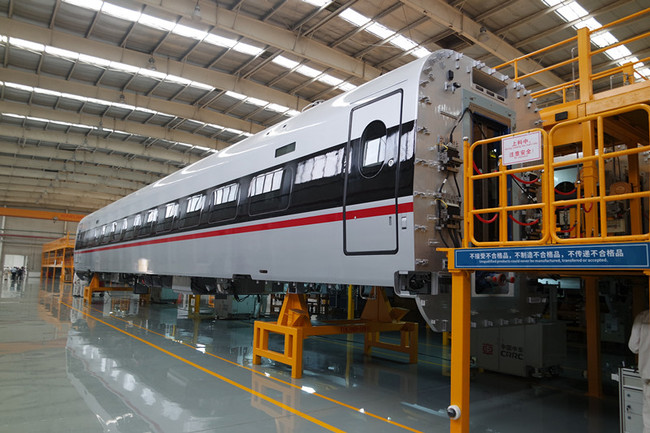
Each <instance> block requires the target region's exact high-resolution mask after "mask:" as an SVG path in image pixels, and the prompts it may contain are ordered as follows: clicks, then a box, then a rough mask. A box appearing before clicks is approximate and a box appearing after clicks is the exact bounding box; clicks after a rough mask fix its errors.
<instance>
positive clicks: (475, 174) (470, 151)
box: [463, 129, 550, 248]
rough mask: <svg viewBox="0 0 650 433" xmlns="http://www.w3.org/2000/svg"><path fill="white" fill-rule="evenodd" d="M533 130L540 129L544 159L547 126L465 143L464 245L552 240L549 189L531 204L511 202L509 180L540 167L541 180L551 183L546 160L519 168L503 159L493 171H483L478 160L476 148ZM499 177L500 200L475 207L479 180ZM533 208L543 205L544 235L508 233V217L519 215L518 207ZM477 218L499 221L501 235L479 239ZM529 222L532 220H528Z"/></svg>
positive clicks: (534, 242)
mask: <svg viewBox="0 0 650 433" xmlns="http://www.w3.org/2000/svg"><path fill="white" fill-rule="evenodd" d="M529 132H539V134H540V136H541V137H542V150H543V154H544V155H543V160H542V161H546V160H548V156H547V155H546V153H547V152H548V146H546V145H544V143H545V142H547V141H548V138H547V134H546V131H544V130H543V129H531V130H529V131H524V132H523V133H521V132H519V133H516V134H509V135H504V136H500V137H494V138H489V139H485V140H480V141H477V142H475V143H473V144H472V145H471V146H470V145H469V142H467V141H465V145H464V153H465V154H464V160H465V161H466V163H465V167H464V170H465V184H464V189H465V203H466V204H465V219H464V221H465V236H464V238H463V244H464V245H463V247H465V248H466V247H467V246H468V242H471V243H472V245H474V246H484V247H488V246H500V245H502V244H503V243H505V242H508V244H509V245H543V244H545V243H547V242H548V239H549V237H550V232H549V231H548V224H544V221H546V220H548V217H549V216H548V206H547V205H546V204H545V203H547V202H548V197H547V194H548V191H547V190H546V189H544V188H543V189H542V201H541V202H539V203H528V204H513V205H511V204H509V202H510V200H511V198H512V197H511V195H510V194H508V180H509V178H515V179H516V178H517V175H518V174H521V173H527V172H531V171H540V172H541V184H542V186H543V185H545V184H547V183H548V182H547V180H546V177H547V176H548V171H547V170H544V168H545V167H544V164H537V165H527V166H525V167H518V168H506V167H505V166H503V164H501V161H499V170H498V171H495V172H491V173H482V172H481V171H480V169H479V168H478V167H477V165H476V163H475V162H474V158H473V155H474V152H475V151H476V150H477V149H479V148H481V147H485V146H487V145H489V144H491V143H495V142H498V141H501V140H503V139H504V138H508V137H515V136H518V135H522V134H524V133H529ZM489 179H497V180H498V191H499V194H498V197H499V204H498V205H497V206H492V207H487V208H478V209H477V208H475V207H474V193H475V183H476V182H480V181H484V180H489ZM529 209H540V210H541V217H540V221H539V222H540V223H542V224H540V227H542V234H541V238H540V239H536V240H519V241H512V240H509V233H508V221H509V220H510V219H515V216H514V214H515V213H516V212H517V211H524V210H529ZM490 214H492V216H491V217H490V218H487V219H486V218H484V217H483V215H490ZM476 221H479V222H481V223H483V224H491V223H494V222H496V223H497V224H498V237H497V239H491V240H477V239H476V238H475V235H474V233H475V227H476ZM527 224H528V223H527Z"/></svg>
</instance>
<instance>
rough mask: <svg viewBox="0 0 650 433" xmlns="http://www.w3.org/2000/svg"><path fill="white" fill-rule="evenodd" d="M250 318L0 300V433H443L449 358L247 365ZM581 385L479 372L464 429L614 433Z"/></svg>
mask: <svg viewBox="0 0 650 433" xmlns="http://www.w3.org/2000/svg"><path fill="white" fill-rule="evenodd" d="M252 326H253V325H252V321H249V320H190V319H187V316H186V314H185V315H184V314H183V313H182V312H179V310H178V309H177V307H176V306H175V305H162V304H153V305H148V306H139V305H138V304H137V302H134V301H132V300H131V299H130V296H123V297H119V296H114V297H105V298H104V299H99V298H98V299H96V300H95V301H94V302H93V304H92V306H91V308H88V307H85V306H84V305H83V302H82V300H81V299H79V298H74V297H72V296H69V294H67V293H64V294H63V295H61V294H59V293H53V292H52V291H51V290H49V291H48V290H46V289H41V288H40V285H39V282H38V280H28V281H27V282H20V283H14V284H12V283H11V282H10V281H3V282H2V287H1V292H0V432H49V433H57V432H62V433H63V432H65V433H72V432H84V433H90V432H122V433H127V432H139V433H144V432H174V433H178V432H220V433H221V432H224V433H229V432H232V433H246V432H253V433H266V432H269V433H270V432H273V433H292V432H295V433H307V432H321V431H338V432H341V431H343V432H373V433H383V432H406V431H408V432H448V431H449V420H448V418H447V416H446V415H445V414H444V409H445V408H446V407H447V405H448V404H449V377H448V376H447V375H445V373H448V370H449V365H448V362H447V360H448V358H449V354H448V352H447V351H446V350H445V349H444V348H443V347H442V346H441V345H440V339H439V337H438V336H437V335H436V334H433V333H426V332H422V334H421V340H420V359H419V362H418V364H417V365H409V364H407V363H406V357H404V356H401V355H395V354H392V353H389V352H382V351H380V350H377V349H375V351H376V355H377V356H374V357H373V358H369V359H365V358H364V356H363V346H362V344H361V343H362V340H361V339H360V338H358V337H359V336H355V337H354V338H352V339H350V340H348V338H347V337H346V336H330V337H313V338H311V339H308V340H307V341H306V342H305V352H304V353H305V357H304V362H305V372H304V376H303V378H302V379H299V380H292V379H291V375H290V371H289V369H288V368H287V367H285V366H283V365H281V364H276V363H272V362H270V361H268V360H264V361H263V365H261V366H254V365H252V362H251V361H252V338H253V328H252ZM585 389H586V383H585V381H584V380H573V379H570V378H566V377H561V378H555V379H545V380H532V379H531V380H528V379H523V378H518V377H513V376H506V375H499V374H495V373H488V372H484V373H478V372H477V373H475V374H474V377H473V380H472V384H471V411H472V414H471V432H472V433H476V432H490V433H521V432H526V433H549V432H552V433H569V432H570V433H578V432H589V433H611V432H616V431H618V401H617V397H616V396H615V395H610V396H607V397H606V398H604V399H590V398H587V397H585V395H584V392H585Z"/></svg>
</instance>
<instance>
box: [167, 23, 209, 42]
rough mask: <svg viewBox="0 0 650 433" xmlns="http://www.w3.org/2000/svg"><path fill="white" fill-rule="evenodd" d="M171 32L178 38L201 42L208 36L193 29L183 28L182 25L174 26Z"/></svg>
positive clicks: (201, 31)
mask: <svg viewBox="0 0 650 433" xmlns="http://www.w3.org/2000/svg"><path fill="white" fill-rule="evenodd" d="M172 32H173V33H174V34H176V35H179V36H185V37H186V38H190V39H196V40H197V41H201V40H203V39H204V38H205V37H206V36H207V35H208V32H204V31H203V30H199V29H195V28H194V27H189V26H184V25H182V24H176V27H174V30H172Z"/></svg>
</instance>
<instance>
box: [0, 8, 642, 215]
mask: <svg viewBox="0 0 650 433" xmlns="http://www.w3.org/2000/svg"><path fill="white" fill-rule="evenodd" d="M644 3H646V2H645V1H641V0H636V1H630V0H617V1H612V0H576V1H574V0H565V1H559V0H466V1H457V0H456V1H444V0H380V1H370V0H348V1H345V0H335V1H325V0H239V1H236V0H219V1H214V0H20V1H18V0H0V62H1V63H2V64H1V66H0V185H1V187H0V206H4V207H11V208H37V209H47V210H56V211H66V212H81V213H86V212H91V211H93V210H95V209H97V208H99V207H101V206H104V205H106V204H108V203H110V202H112V201H114V200H117V199H118V198H120V197H123V196H125V195H127V194H129V193H131V192H133V191H135V190H137V189H139V188H141V187H143V186H144V185H146V184H149V183H151V182H153V181H155V180H157V179H159V178H161V177H162V176H165V175H167V174H170V173H172V172H173V171H176V170H178V169H179V168H182V167H184V166H186V165H188V164H190V163H192V162H194V161H197V160H198V159H200V158H203V157H205V156H208V155H211V154H213V153H214V152H216V151H219V150H221V149H223V148H225V147H227V146H229V145H231V144H233V143H236V142H238V141H240V140H242V139H244V138H246V137H247V136H250V135H252V134H255V133H257V132H259V131H261V130H263V129H264V128H266V127H268V126H270V125H273V124H274V123H276V122H279V121H281V120H283V119H286V118H288V117H290V116H294V115H296V114H297V113H299V112H300V111H301V110H303V109H305V107H307V106H308V105H309V104H312V103H314V102H316V101H319V100H325V99H329V98H331V97H333V96H335V95H337V94H340V93H341V92H344V91H346V90H349V89H352V88H354V87H356V86H359V85H361V84H363V83H364V82H366V81H369V80H371V79H373V78H375V77H377V76H379V75H381V74H382V73H385V72H387V71H390V70H393V69H395V68H397V67H399V66H401V65H404V64H406V63H408V62H410V61H412V60H415V59H417V58H418V57H422V56H424V55H426V54H428V53H430V52H432V51H435V50H437V49H440V48H448V49H453V50H456V51H459V52H461V53H464V54H465V55H467V56H470V57H472V58H475V59H477V60H481V61H483V62H485V63H486V64H487V65H488V66H491V67H494V66H496V65H499V64H501V63H504V62H506V61H508V60H511V59H513V58H515V57H517V56H520V55H522V54H525V53H531V52H533V51H535V50H538V49H540V48H543V47H546V46H549V45H551V44H553V43H556V42H558V41H561V40H564V39H567V38H570V37H573V36H575V34H576V28H578V27H584V26H587V27H589V28H591V29H594V28H598V27H600V26H601V25H606V24H608V23H611V22H613V21H616V20H618V19H620V18H622V17H625V16H628V15H630V14H633V13H636V12H639V11H642V10H644V6H643V4H644ZM645 6H647V3H646V4H645ZM649 16H650V15H648V14H646V15H641V16H640V17H639V18H638V19H634V20H630V21H628V22H626V23H625V25H619V26H616V25H615V26H611V27H608V28H607V30H606V31H603V32H601V33H600V34H599V37H600V39H598V40H596V39H592V40H593V41H594V43H595V44H596V48H597V47H598V46H605V45H603V44H606V45H608V44H612V43H615V42H616V41H622V40H625V39H627V38H630V37H632V36H635V35H643V34H645V33H647V32H649V31H650V19H649V18H648V17H649ZM572 46H575V44H574V45H570V44H569V45H564V46H561V47H558V48H557V49H554V50H551V51H547V52H545V53H543V54H541V55H540V56H537V57H533V59H532V61H529V62H527V63H522V65H521V67H522V70H524V71H527V72H530V71H532V70H535V69H539V68H542V67H544V66H546V65H549V64H553V63H557V62H560V61H563V60H567V59H570V58H572V57H573V56H575V50H573V49H572ZM649 54H650V38H648V37H645V38H641V39H639V40H637V41H634V42H631V43H627V44H625V45H621V46H618V47H615V48H612V49H611V50H608V51H606V52H603V53H602V54H601V55H598V56H596V57H595V58H594V64H593V69H594V71H598V70H602V69H606V68H610V67H612V66H616V65H617V64H622V63H625V62H629V61H632V62H635V61H639V60H640V61H641V62H639V63H637V64H636V65H635V66H636V68H637V78H638V79H643V78H644V77H645V78H650V70H649V69H648V62H647V58H648V56H649ZM644 61H645V63H643V62H644ZM574 69H575V66H571V65H567V66H566V67H564V68H559V69H556V70H554V71H553V72H550V71H549V72H544V73H541V74H538V75H536V76H535V77H534V78H531V79H528V80H526V81H525V83H524V84H526V86H527V87H528V88H529V89H536V88H542V87H548V86H552V85H555V84H558V83H563V82H566V81H569V80H571V79H572V77H573V76H574V75H575V70H574ZM503 72H504V73H509V74H511V73H512V72H511V71H509V70H508V69H505V70H504V71H503ZM552 102H553V101H552V100H544V101H539V103H540V104H541V105H544V104H549V103H552Z"/></svg>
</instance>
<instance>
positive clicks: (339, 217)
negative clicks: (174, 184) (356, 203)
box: [77, 202, 413, 254]
mask: <svg viewBox="0 0 650 433" xmlns="http://www.w3.org/2000/svg"><path fill="white" fill-rule="evenodd" d="M394 212H395V206H394V205H387V206H379V207H373V208H369V209H360V210H355V211H348V212H346V218H347V219H353V218H371V217H377V216H383V215H391V214H393V213H394ZM408 212H413V203H412V202H410V203H402V204H400V205H398V207H397V213H408ZM337 221H343V212H336V213H331V214H325V215H316V216H311V217H304V218H296V219H290V220H285V221H275V222H272V223H262V224H254V225H250V226H244V227H233V228H229V229H220V230H210V231H207V232H202V233H192V234H187V235H178V236H173V237H168V238H162V239H152V240H147V241H139V242H132V243H130V244H120V245H110V246H106V247H99V248H92V249H88V250H83V251H77V253H79V254H85V253H95V252H98V251H109V250H116V249H120V248H130V247H141V246H144V245H157V244H166V243H169V242H179V241H188V240H192V239H202V238H212V237H217V236H226V235H236V234H241V233H251V232H259V231H265V230H276V229H285V228H290V227H300V226H308V225H314V224H324V223H331V222H337Z"/></svg>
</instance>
